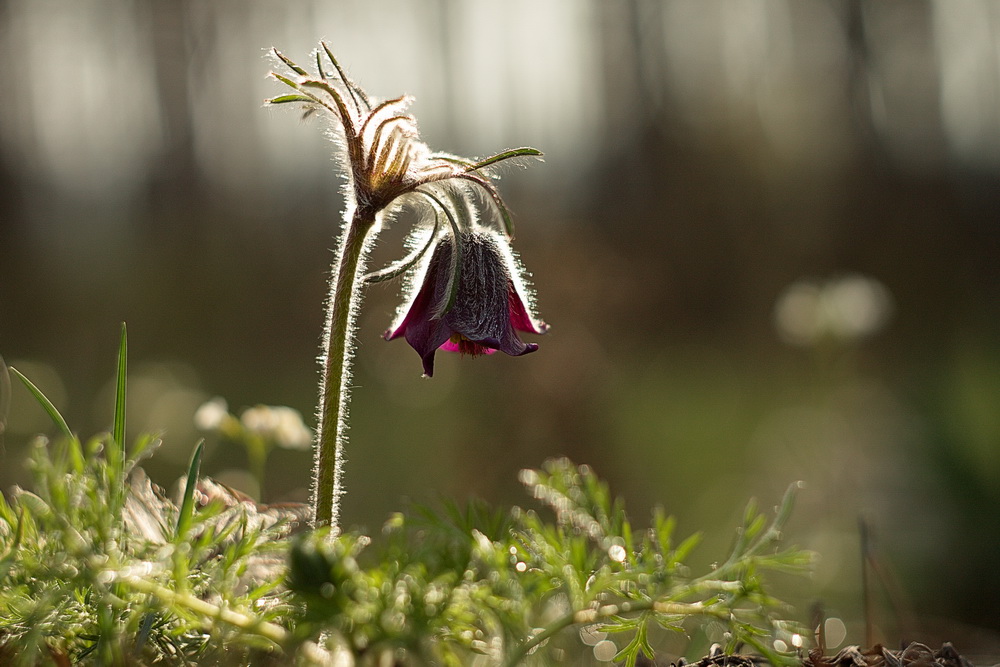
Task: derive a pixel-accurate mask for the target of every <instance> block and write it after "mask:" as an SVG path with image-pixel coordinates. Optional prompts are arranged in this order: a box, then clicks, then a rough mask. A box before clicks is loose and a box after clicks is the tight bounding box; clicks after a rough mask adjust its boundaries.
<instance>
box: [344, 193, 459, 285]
mask: <svg viewBox="0 0 1000 667" xmlns="http://www.w3.org/2000/svg"><path fill="white" fill-rule="evenodd" d="M440 223H441V218H440V217H439V216H438V213H437V209H435V210H434V229H433V230H432V231H431V233H430V234H429V235H428V236H427V243H425V244H424V245H423V246H421V247H419V248H417V249H415V250H414V251H413V252H412V253H410V254H409V255H407V256H406V257H404V258H403V259H401V260H399V261H398V262H394V263H392V264H390V265H389V266H387V267H385V268H383V269H379V270H378V271H372V272H371V273H367V274H365V276H364V278H362V280H364V281H365V283H366V284H368V285H374V284H375V283H381V282H385V281H386V280H392V279H393V278H397V277H399V276H401V275H403V274H404V273H406V272H407V271H409V270H410V269H412V268H413V267H414V266H415V265H416V264H417V262H419V261H420V258H421V257H423V256H424V254H425V253H426V252H427V249H428V248H430V247H431V245H432V244H433V243H434V239H436V238H437V232H438V228H439V227H440Z"/></svg>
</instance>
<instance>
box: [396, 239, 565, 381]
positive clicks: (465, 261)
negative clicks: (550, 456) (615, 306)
mask: <svg viewBox="0 0 1000 667" xmlns="http://www.w3.org/2000/svg"><path fill="white" fill-rule="evenodd" d="M456 246H458V247H459V249H460V250H459V253H457V254H458V257H460V261H459V262H458V264H459V266H458V269H457V272H456V270H455V268H454V267H455V263H456V260H458V257H456V252H455V247H456ZM456 274H457V280H456ZM416 277H417V279H416V280H414V286H415V288H416V289H415V290H413V291H414V294H413V298H412V300H411V301H410V303H409V304H408V305H407V306H406V307H404V308H401V309H400V315H401V319H400V320H399V321H398V322H397V323H396V324H395V325H394V326H393V327H391V328H390V329H389V330H388V331H386V333H385V338H386V340H392V339H394V338H398V337H399V336H404V337H405V338H406V342H408V343H409V344H410V345H411V346H412V347H413V349H414V350H416V351H417V354H419V355H420V358H421V360H422V361H423V365H424V375H426V376H428V377H430V376H432V375H433V374H434V353H435V352H437V351H438V350H439V349H442V350H449V351H453V352H461V353H463V354H471V355H473V356H475V355H479V354H492V353H494V352H496V351H497V350H500V351H501V352H504V353H506V354H509V355H511V356H520V355H522V354H527V353H529V352H534V351H535V350H537V349H538V345H537V344H536V343H525V342H524V341H522V340H521V338H520V337H519V336H518V335H517V331H523V332H526V333H535V334H541V333H545V331H546V330H547V329H548V325H546V324H545V323H544V322H542V321H541V320H539V319H537V318H535V317H534V316H533V315H532V313H531V305H530V304H531V301H530V297H529V296H528V294H527V290H526V288H525V284H524V281H523V279H522V278H521V276H520V270H519V267H518V266H517V264H516V262H515V261H514V258H513V255H512V253H511V252H510V249H509V248H508V246H507V241H506V239H503V238H501V237H500V236H499V235H498V234H496V233H495V232H492V231H490V230H483V229H479V230H475V231H468V232H462V233H460V234H459V235H458V236H457V237H452V236H445V237H444V238H443V239H441V240H440V241H439V242H438V243H437V245H436V246H435V248H434V252H433V254H432V255H431V258H430V260H429V261H428V262H426V266H425V267H424V270H423V272H422V273H418V274H417V276H416ZM449 302H450V307H449V305H448V304H449Z"/></svg>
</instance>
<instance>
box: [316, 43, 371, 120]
mask: <svg viewBox="0 0 1000 667" xmlns="http://www.w3.org/2000/svg"><path fill="white" fill-rule="evenodd" d="M320 45H321V46H322V47H323V50H324V51H325V52H326V57H327V58H329V59H330V62H331V63H332V64H333V66H334V67H335V68H336V69H337V75H338V76H340V80H341V81H343V82H344V86H345V87H346V88H347V91H348V92H349V93H350V94H351V98H352V99H354V105H355V108H357V109H358V113H359V114H360V113H361V109H360V108H359V106H358V99H360V100H361V103H362V104H364V105H365V108H366V109H367V110H368V111H371V108H372V105H371V101H370V100H369V99H368V95H366V94H365V91H364V90H362V89H361V87H360V86H358V85H356V84H355V83H354V82H353V81H351V80H350V79H348V78H347V73H346V72H344V68H343V67H341V66H340V63H339V62H337V59H336V58H335V57H334V56H333V51H331V50H330V47H329V46H327V45H326V42H320Z"/></svg>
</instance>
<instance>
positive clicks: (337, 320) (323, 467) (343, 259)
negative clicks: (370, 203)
mask: <svg viewBox="0 0 1000 667" xmlns="http://www.w3.org/2000/svg"><path fill="white" fill-rule="evenodd" d="M374 226H375V211H374V209H372V208H370V207H366V206H359V207H358V208H356V209H355V211H354V215H353V216H352V217H351V223H350V224H349V225H348V226H347V229H346V230H345V232H344V235H343V236H342V238H341V241H340V247H339V252H338V255H337V258H336V259H335V260H334V266H333V273H334V277H333V279H332V280H331V281H330V298H329V302H328V304H327V317H326V328H325V330H324V335H323V345H324V351H323V352H324V353H323V357H322V364H323V375H322V378H321V380H320V391H319V409H318V412H319V415H318V416H319V424H318V425H317V427H316V452H315V467H314V470H313V503H312V504H313V526H314V527H316V528H319V527H320V526H331V527H332V528H334V529H335V531H336V529H337V528H338V525H337V523H338V521H339V519H340V497H341V495H342V493H343V489H342V482H341V476H342V474H343V463H344V443H345V442H346V440H347V408H348V402H349V400H350V395H349V393H350V392H349V389H348V381H349V379H350V375H351V357H352V356H353V349H352V346H351V345H349V344H348V338H349V337H350V336H351V335H353V331H354V316H355V311H356V310H357V302H358V299H359V294H358V292H359V290H360V287H361V280H360V274H361V271H362V268H363V267H362V264H363V262H362V260H363V256H364V254H365V248H366V247H367V238H368V233H369V232H370V231H371V229H372V228H373V227H374Z"/></svg>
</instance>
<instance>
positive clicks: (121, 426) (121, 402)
mask: <svg viewBox="0 0 1000 667" xmlns="http://www.w3.org/2000/svg"><path fill="white" fill-rule="evenodd" d="M127 372H128V332H127V331H126V328H125V323H124V322H122V333H121V339H120V340H119V343H118V373H117V376H116V380H115V421H114V425H113V427H112V429H111V435H112V437H113V438H114V442H113V443H112V446H113V447H114V449H113V451H114V456H115V461H116V462H117V463H119V465H122V466H124V464H125V401H126V396H125V391H126V376H127Z"/></svg>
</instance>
